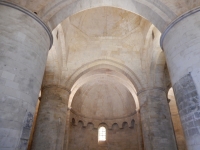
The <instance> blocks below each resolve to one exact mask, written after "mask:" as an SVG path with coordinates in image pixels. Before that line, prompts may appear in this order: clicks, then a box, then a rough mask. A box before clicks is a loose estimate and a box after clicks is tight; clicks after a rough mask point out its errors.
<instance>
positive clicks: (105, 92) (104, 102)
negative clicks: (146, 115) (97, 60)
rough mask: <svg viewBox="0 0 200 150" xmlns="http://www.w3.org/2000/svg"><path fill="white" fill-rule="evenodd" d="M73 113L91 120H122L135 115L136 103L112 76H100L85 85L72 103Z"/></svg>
mask: <svg viewBox="0 0 200 150" xmlns="http://www.w3.org/2000/svg"><path fill="white" fill-rule="evenodd" d="M72 109H73V111H74V112H75V113H76V114H78V115H80V116H82V117H86V118H90V119H102V120H106V119H121V118H124V117H128V116H131V115H133V114H134V113H135V109H136V107H135V102H134V99H133V97H132V95H131V93H130V92H129V91H128V89H127V88H126V87H125V86H123V85H122V84H120V83H118V82H117V81H116V80H115V79H113V78H112V76H106V75H105V76H100V77H98V78H96V79H95V80H92V81H90V82H88V83H86V84H84V85H83V86H82V87H81V88H80V89H79V90H78V91H77V92H76V94H75V96H74V98H73V101H72Z"/></svg>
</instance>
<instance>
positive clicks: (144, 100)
mask: <svg viewBox="0 0 200 150" xmlns="http://www.w3.org/2000/svg"><path fill="white" fill-rule="evenodd" d="M138 97H139V101H140V114H141V123H142V132H143V140H144V148H145V150H161V149H162V150H169V149H170V150H177V147H176V141H175V136H174V132H173V126H172V122H171V115H170V112H169V106H168V102H167V98H166V94H165V92H164V91H162V90H159V89H151V90H147V91H144V92H142V93H140V94H139V96H138Z"/></svg>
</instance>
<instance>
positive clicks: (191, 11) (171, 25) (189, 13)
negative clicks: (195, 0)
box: [160, 7, 200, 50]
mask: <svg viewBox="0 0 200 150" xmlns="http://www.w3.org/2000/svg"><path fill="white" fill-rule="evenodd" d="M199 11H200V7H198V8H195V9H193V10H190V11H188V12H186V13H184V14H182V15H181V16H180V17H178V18H176V19H175V20H174V21H173V22H171V23H170V25H169V26H168V27H167V29H165V31H164V32H163V33H162V35H161V38H160V47H161V48H162V50H164V49H163V41H164V39H165V36H166V35H167V33H168V32H169V31H170V30H171V29H172V28H173V27H174V26H175V25H176V24H178V23H179V22H180V21H182V20H183V19H185V18H187V17H188V16H191V15H193V14H195V13H197V12H199Z"/></svg>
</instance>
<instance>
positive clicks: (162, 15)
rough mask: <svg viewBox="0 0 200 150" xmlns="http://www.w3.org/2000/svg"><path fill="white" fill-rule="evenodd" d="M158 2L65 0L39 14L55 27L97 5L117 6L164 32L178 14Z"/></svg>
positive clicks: (48, 6)
mask: <svg viewBox="0 0 200 150" xmlns="http://www.w3.org/2000/svg"><path fill="white" fill-rule="evenodd" d="M158 3H159V5H155V3H153V2H151V1H147V0H142V1H141V0H140V1H139V0H126V1H121V0H98V1H97V0H78V1H74V2H71V3H70V2H69V1H64V0H63V1H56V2H54V3H51V4H48V5H47V6H46V7H45V8H44V9H42V10H41V11H40V12H39V15H40V17H41V18H42V19H43V20H44V21H45V22H47V23H48V25H49V26H50V28H51V29H54V28H55V27H56V26H57V25H58V24H59V23H60V22H62V21H63V20H64V19H66V18H67V17H69V16H72V15H74V14H76V13H78V12H81V11H84V10H88V9H92V8H97V7H116V8H121V9H124V10H127V11H130V12H132V13H135V14H138V15H140V16H142V17H143V18H146V19H147V20H149V21H150V22H151V23H153V24H154V25H155V26H156V27H157V28H158V29H159V30H160V31H161V32H162V31H164V29H166V27H167V25H168V24H169V23H170V22H171V21H172V20H173V19H174V18H175V17H176V14H175V13H174V12H173V11H172V10H171V9H170V8H168V7H167V6H166V5H165V4H164V3H162V2H160V1H158ZM66 10H67V11H66Z"/></svg>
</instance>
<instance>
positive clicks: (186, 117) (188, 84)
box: [173, 74, 200, 145]
mask: <svg viewBox="0 0 200 150" xmlns="http://www.w3.org/2000/svg"><path fill="white" fill-rule="evenodd" d="M173 89H174V93H175V96H176V100H177V105H178V109H179V114H180V117H181V122H182V126H183V129H184V133H185V136H186V140H187V141H190V139H191V138H195V137H199V136H200V130H199V126H200V120H199V113H200V109H199V107H200V104H199V96H198V94H197V89H196V86H195V83H194V81H193V78H192V76H191V74H187V75H186V76H184V77H182V78H181V79H180V80H179V81H178V82H177V83H175V84H174V86H173ZM188 144H189V145H190V143H189V142H188Z"/></svg>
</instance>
